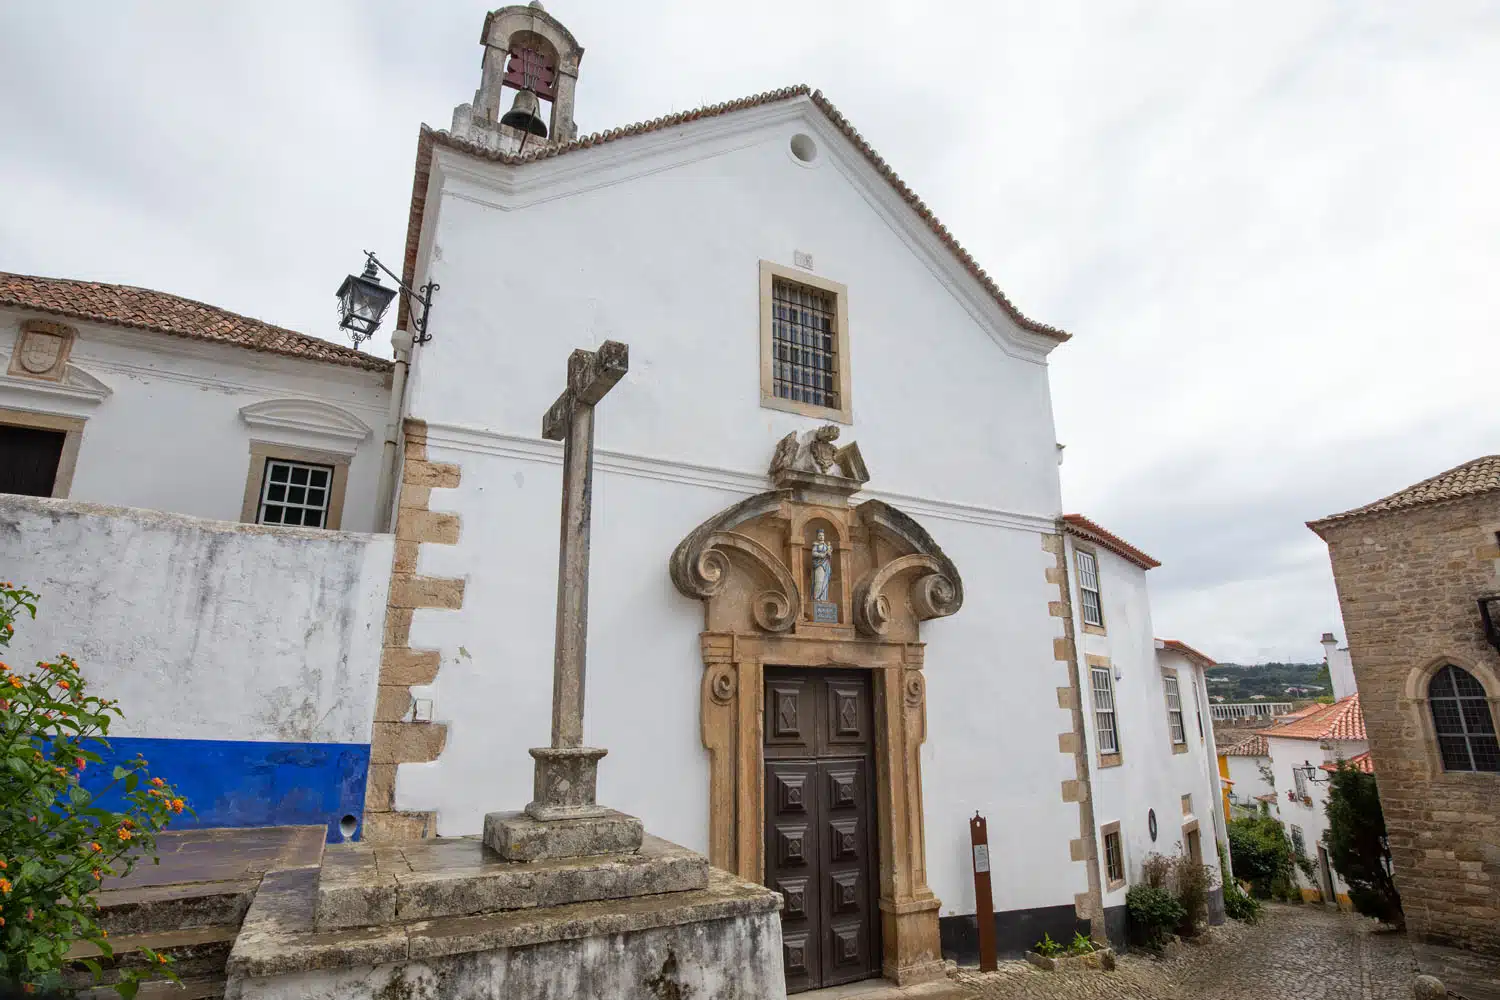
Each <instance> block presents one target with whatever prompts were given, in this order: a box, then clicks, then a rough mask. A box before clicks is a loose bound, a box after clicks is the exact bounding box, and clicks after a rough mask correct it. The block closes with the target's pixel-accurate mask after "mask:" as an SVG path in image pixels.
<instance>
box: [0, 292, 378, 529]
mask: <svg viewBox="0 0 1500 1000" xmlns="http://www.w3.org/2000/svg"><path fill="white" fill-rule="evenodd" d="M38 315H40V314H35V313H25V312H19V311H14V310H0V372H3V365H4V363H5V362H8V360H9V358H10V354H11V348H12V346H13V344H14V342H15V339H16V336H17V333H18V331H19V328H20V323H21V321H22V320H23V319H27V318H34V317H36V316H38ZM61 322H65V323H67V324H68V325H70V326H73V327H75V328H76V329H77V330H78V337H77V339H76V340H75V341H74V344H73V351H72V355H71V357H70V361H71V363H72V364H74V365H76V366H78V367H79V368H81V369H82V370H84V371H85V372H87V373H88V374H89V375H92V376H93V377H94V378H96V379H98V380H99V381H100V382H102V383H104V384H105V385H106V386H107V387H108V388H109V390H110V392H109V395H108V396H107V397H105V398H104V399H103V400H93V399H87V398H81V397H76V396H75V397H69V396H66V395H58V394H55V393H46V392H44V391H43V390H45V389H46V388H47V386H46V385H45V384H42V383H38V382H37V381H36V380H33V379H21V378H13V379H5V378H0V408H4V409H19V410H31V411H37V412H42V413H51V414H59V415H63V416H72V417H82V418H84V419H86V420H87V421H88V423H87V424H86V425H85V426H84V431H83V440H82V445H81V447H80V448H79V453H78V466H77V469H76V471H75V473H74V476H73V488H72V490H71V492H70V494H69V499H72V500H82V501H85V502H89V503H103V504H115V505H119V506H125V507H142V508H148V509H152V510H165V511H173V512H176V513H181V514H191V515H193V516H195V517H208V518H216V519H219V520H225V521H238V520H239V518H240V510H241V506H242V503H243V501H244V496H245V481H246V477H247V474H248V473H249V469H250V442H251V441H269V442H274V443H276V444H284V445H290V446H293V447H302V448H313V449H319V450H325V451H326V450H332V449H335V448H346V447H348V445H345V444H344V443H342V442H340V441H336V440H332V439H330V438H327V437H325V436H322V435H319V434H315V433H309V432H306V431H301V430H293V429H288V428H268V427H250V426H247V425H246V424H245V422H244V421H243V420H241V418H240V409H241V408H242V407H244V406H246V405H248V404H251V403H256V402H260V401H263V400H271V399H288V398H291V399H313V400H318V401H321V402H324V403H329V404H331V405H334V406H337V407H339V408H340V409H343V410H345V411H347V412H348V413H350V414H352V415H354V416H355V417H357V418H358V419H359V420H360V421H362V422H363V423H364V424H365V425H366V426H368V427H370V428H371V433H370V435H369V436H368V437H366V438H365V439H364V440H363V441H360V442H359V443H358V445H357V448H356V450H355V451H354V455H353V459H352V461H351V462H350V466H349V483H348V488H347V491H346V494H345V503H344V516H343V523H342V525H341V527H342V528H343V529H344V530H346V531H372V530H374V526H375V491H376V488H377V481H378V480H379V476H380V451H381V444H382V442H383V437H384V426H385V421H386V418H387V412H386V410H387V406H388V401H389V390H388V389H387V388H386V381H387V379H388V378H389V376H388V375H387V374H386V373H383V372H369V371H363V370H360V369H355V368H349V367H344V366H340V365H330V364H324V363H321V362H315V361H304V360H300V359H297V358H286V357H280V356H277V355H274V354H266V353H262V352H258V351H251V350H246V349H244V348H239V347H231V346H227V345H222V344H209V343H200V342H197V341H192V340H187V339H184V338H182V337H173V336H169V335H167V334H161V333H150V332H146V331H139V330H128V329H124V328H120V327H110V326H103V325H99V324H93V323H85V322H80V321H75V320H71V319H63V320H61Z"/></svg>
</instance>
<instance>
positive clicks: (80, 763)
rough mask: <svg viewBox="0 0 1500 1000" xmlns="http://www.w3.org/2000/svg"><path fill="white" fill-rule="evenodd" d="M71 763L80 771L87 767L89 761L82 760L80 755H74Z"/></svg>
mask: <svg viewBox="0 0 1500 1000" xmlns="http://www.w3.org/2000/svg"><path fill="white" fill-rule="evenodd" d="M73 763H74V765H75V766H77V768H78V770H80V771H82V770H83V769H84V768H85V767H88V764H89V762H88V761H86V760H84V759H83V758H82V757H74V758H73Z"/></svg>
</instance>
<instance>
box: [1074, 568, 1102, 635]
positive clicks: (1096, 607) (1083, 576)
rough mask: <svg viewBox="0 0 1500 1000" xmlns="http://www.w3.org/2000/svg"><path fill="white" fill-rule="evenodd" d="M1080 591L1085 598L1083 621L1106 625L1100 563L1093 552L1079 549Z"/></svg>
mask: <svg viewBox="0 0 1500 1000" xmlns="http://www.w3.org/2000/svg"><path fill="white" fill-rule="evenodd" d="M1078 592H1079V594H1080V595H1081V596H1082V599H1083V623H1084V624H1085V625H1095V626H1098V627H1099V628H1103V627H1104V604H1103V603H1102V602H1101V601H1100V600H1099V564H1098V562H1097V561H1096V560H1095V559H1094V554H1093V553H1092V552H1085V551H1083V550H1082V549H1079V550H1078Z"/></svg>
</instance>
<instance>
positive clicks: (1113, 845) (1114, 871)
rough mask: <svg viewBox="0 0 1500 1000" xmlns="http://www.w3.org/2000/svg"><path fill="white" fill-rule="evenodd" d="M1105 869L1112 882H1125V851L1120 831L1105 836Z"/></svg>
mask: <svg viewBox="0 0 1500 1000" xmlns="http://www.w3.org/2000/svg"><path fill="white" fill-rule="evenodd" d="M1104 869H1105V873H1106V874H1107V875H1108V876H1109V880H1110V881H1111V882H1123V881H1125V850H1124V845H1122V844H1121V843H1120V831H1119V830H1113V831H1111V832H1109V833H1106V834H1105V835H1104Z"/></svg>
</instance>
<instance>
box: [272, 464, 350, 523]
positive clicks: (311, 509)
mask: <svg viewBox="0 0 1500 1000" xmlns="http://www.w3.org/2000/svg"><path fill="white" fill-rule="evenodd" d="M332 486H333V467H332V466H329V465H313V464H311V463H308V462H291V461H287V460H286V459H281V458H268V459H266V472H265V477H264V478H263V479H262V480H261V487H260V508H259V510H258V511H257V513H256V517H255V523H256V524H284V525H293V526H298V527H304V528H322V527H325V526H326V525H327V523H328V506H329V497H330V494H331V492H332Z"/></svg>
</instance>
